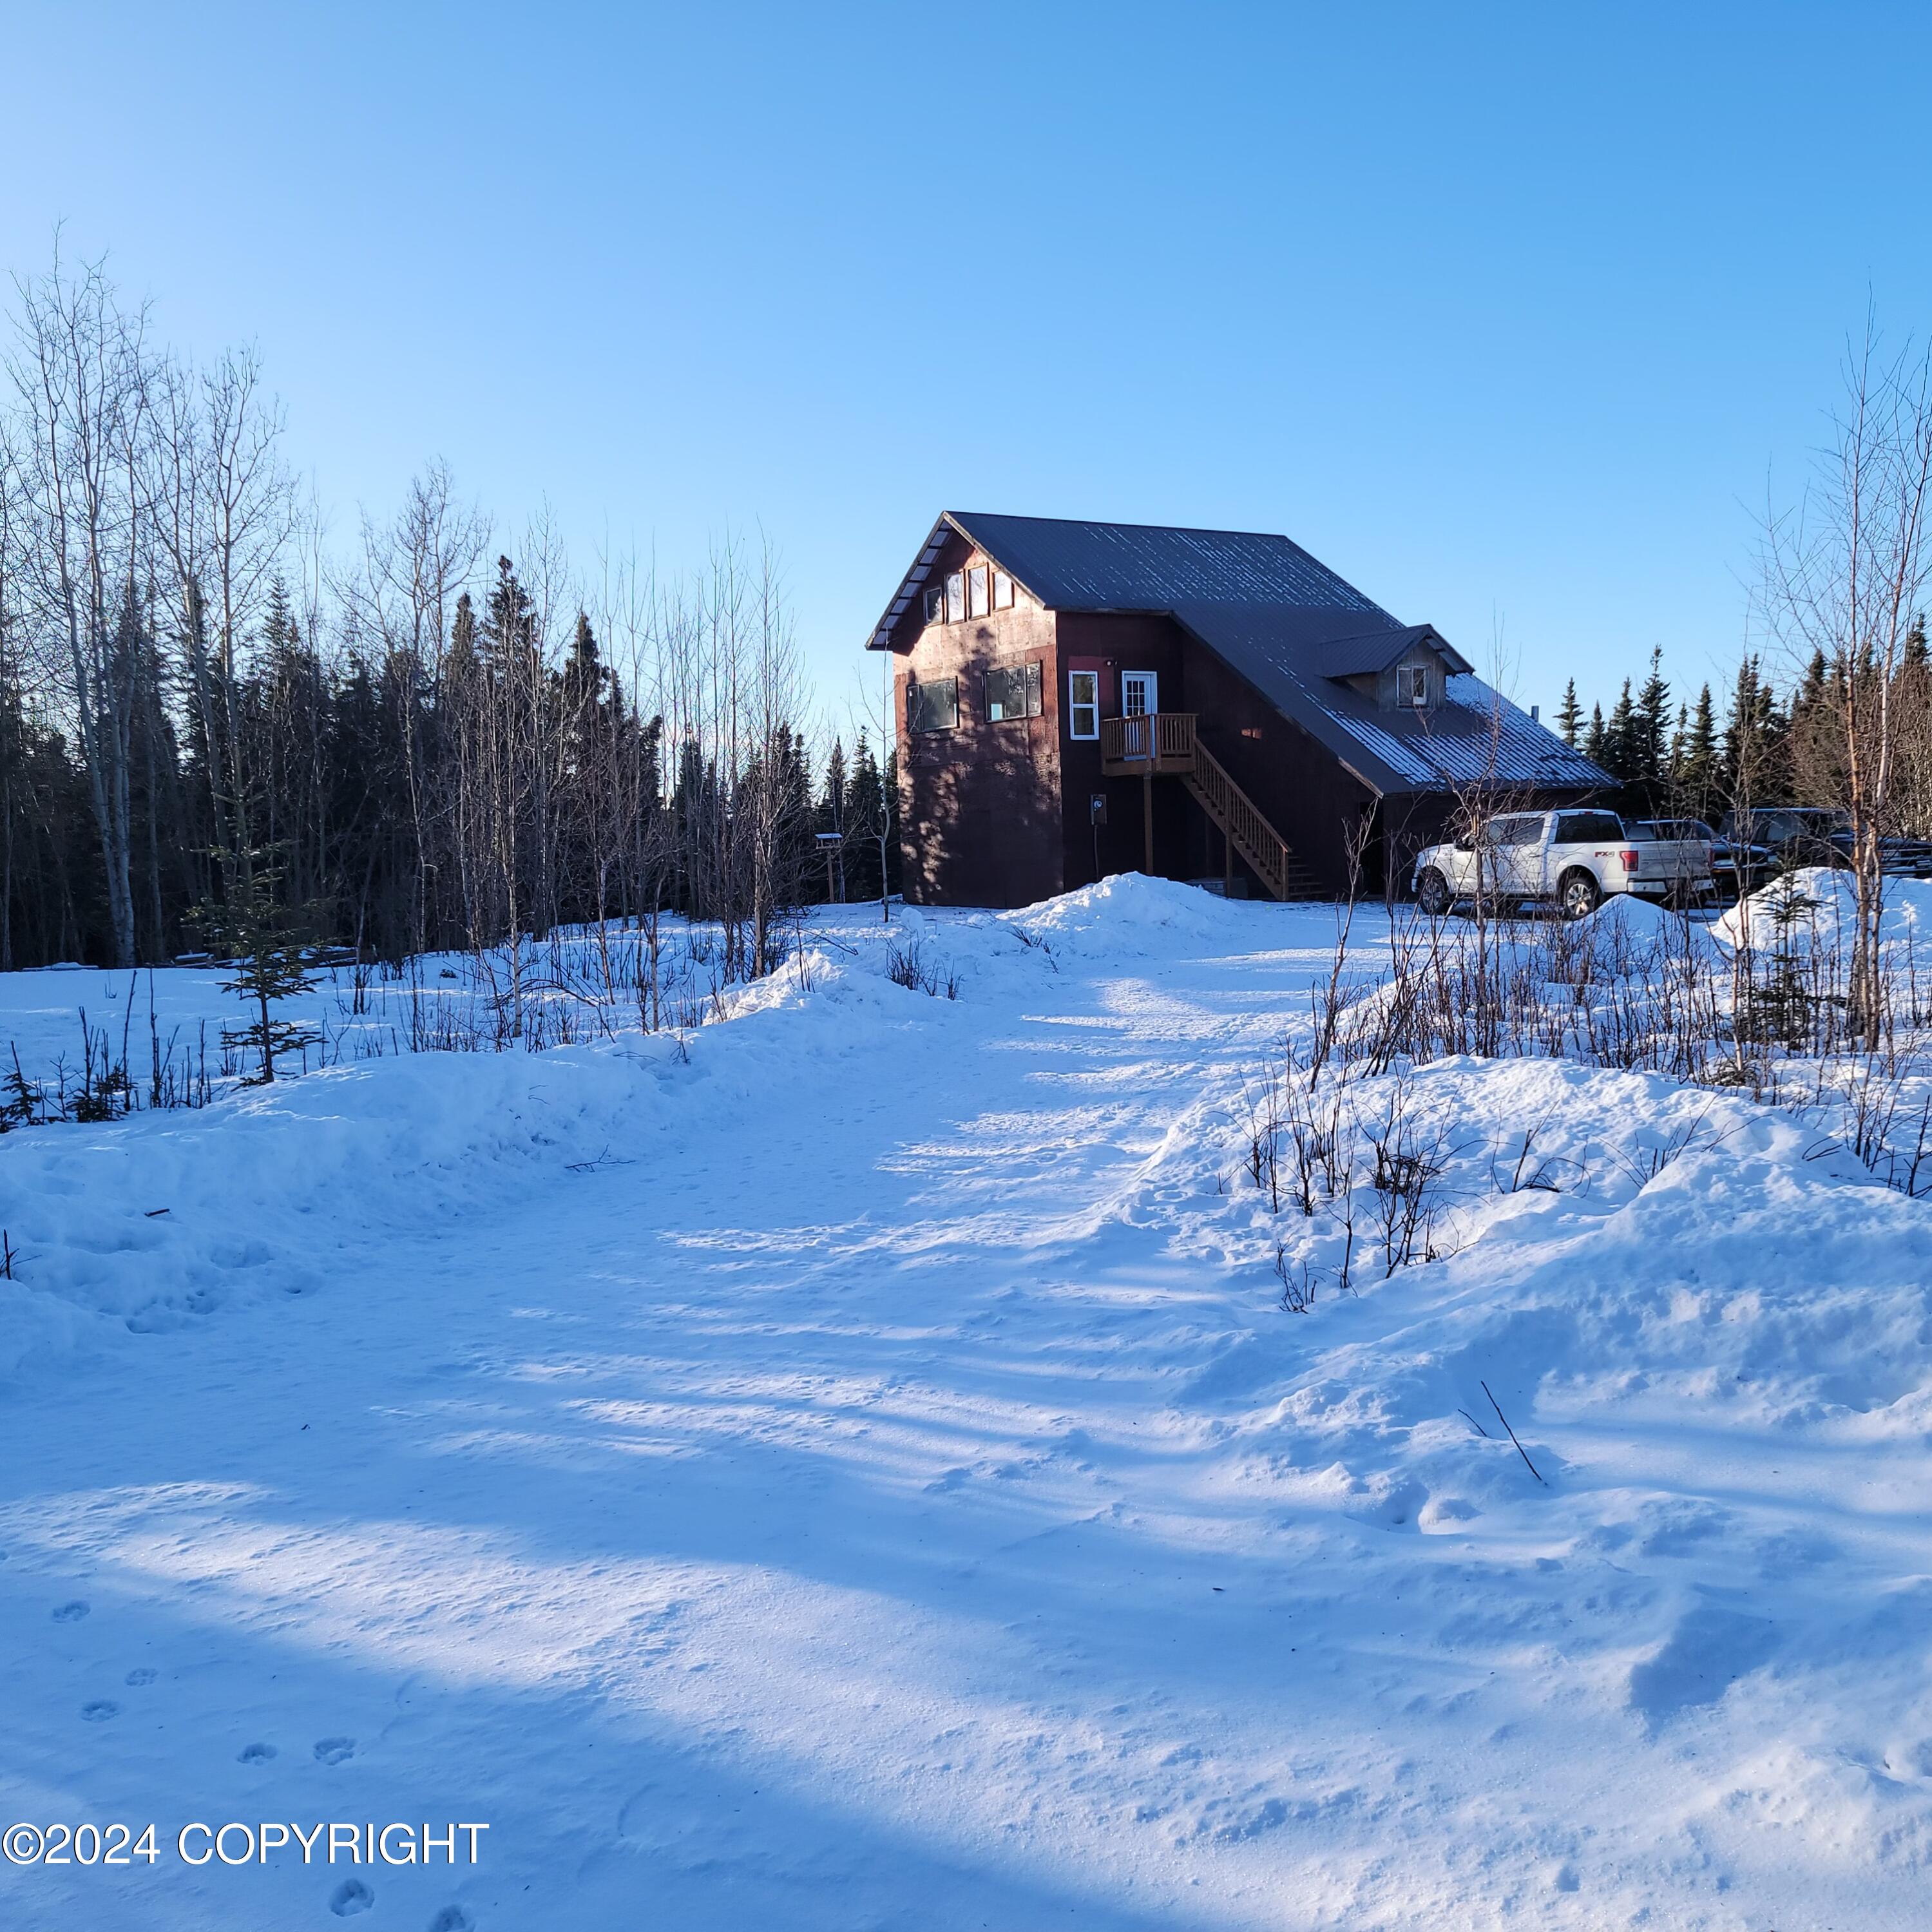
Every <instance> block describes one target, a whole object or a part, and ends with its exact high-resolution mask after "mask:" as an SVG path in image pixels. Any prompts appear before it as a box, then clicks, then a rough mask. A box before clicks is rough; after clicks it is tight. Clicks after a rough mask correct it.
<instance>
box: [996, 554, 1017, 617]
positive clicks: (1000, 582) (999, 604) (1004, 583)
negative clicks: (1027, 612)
mask: <svg viewBox="0 0 1932 1932" xmlns="http://www.w3.org/2000/svg"><path fill="white" fill-rule="evenodd" d="M993 608H994V609H995V610H1011V609H1012V608H1013V579H1012V578H1011V577H1009V576H1008V575H1007V573H1006V572H1005V571H1004V570H1001V569H1000V568H998V566H997V565H995V568H994V571H993Z"/></svg>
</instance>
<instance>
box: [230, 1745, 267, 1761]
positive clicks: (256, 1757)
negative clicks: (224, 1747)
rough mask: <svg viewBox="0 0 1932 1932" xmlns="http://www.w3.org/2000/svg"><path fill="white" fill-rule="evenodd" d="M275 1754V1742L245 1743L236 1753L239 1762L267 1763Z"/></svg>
mask: <svg viewBox="0 0 1932 1932" xmlns="http://www.w3.org/2000/svg"><path fill="white" fill-rule="evenodd" d="M274 1756H275V1746H274V1745H243V1746H242V1748H241V1749H240V1750H239V1751H237V1752H236V1754H235V1762H236V1763H237V1764H266V1763H268V1761H269V1759H271V1758H272V1757H274Z"/></svg>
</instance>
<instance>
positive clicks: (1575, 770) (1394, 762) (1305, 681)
mask: <svg viewBox="0 0 1932 1932" xmlns="http://www.w3.org/2000/svg"><path fill="white" fill-rule="evenodd" d="M1173 615H1174V617H1175V621H1176V622H1178V623H1179V624H1180V625H1181V626H1182V627H1183V628H1184V629H1186V630H1188V631H1192V632H1193V634H1194V635H1195V636H1196V637H1198V638H1199V640H1201V642H1202V643H1204V644H1205V645H1206V646H1208V649H1210V650H1211V651H1212V652H1214V654H1215V655H1216V656H1217V657H1219V658H1223V659H1224V660H1225V661H1226V662H1227V663H1229V664H1232V666H1233V667H1234V668H1235V670H1238V671H1239V672H1240V673H1241V675H1242V676H1244V677H1245V678H1246V679H1247V680H1248V682H1250V684H1252V685H1254V687H1255V688H1256V690H1258V691H1260V692H1261V694H1262V696H1263V697H1266V698H1267V699H1268V700H1269V701H1270V702H1271V703H1272V704H1274V706H1275V708H1276V709H1277V710H1278V711H1280V712H1281V713H1282V715H1283V716H1284V717H1286V718H1292V720H1293V721H1295V723H1296V724H1299V725H1300V726H1301V728H1302V729H1303V730H1304V731H1306V732H1307V733H1308V734H1309V736H1310V737H1312V738H1313V739H1316V741H1317V742H1319V743H1320V744H1322V745H1326V746H1327V747H1328V749H1329V750H1330V751H1331V752H1333V753H1334V755H1335V756H1336V757H1337V758H1339V759H1340V760H1341V762H1342V763H1343V764H1345V765H1346V766H1348V768H1349V769H1350V770H1351V771H1352V772H1354V773H1355V775H1356V776H1357V777H1358V778H1361V780H1362V781H1363V782H1364V784H1367V785H1368V786H1370V787H1371V788H1372V789H1373V790H1376V791H1378V792H1381V793H1385V794H1386V793H1405V792H1427V791H1445V790H1449V789H1451V787H1454V786H1456V785H1459V784H1490V785H1502V786H1521V787H1532V788H1534V789H1535V790H1547V791H1568V790H1578V791H1584V790H1595V789H1596V788H1597V787H1599V786H1603V785H1608V784H1614V783H1615V782H1616V781H1615V780H1614V779H1613V778H1611V777H1610V775H1609V773H1608V772H1605V771H1603V770H1602V769H1600V768H1599V767H1598V766H1596V765H1594V764H1592V763H1591V761H1590V760H1589V759H1588V758H1586V757H1584V755H1583V753H1582V752H1581V751H1573V750H1572V749H1571V748H1570V747H1569V746H1568V745H1566V744H1565V742H1563V740H1562V739H1561V738H1559V737H1558V736H1556V733H1554V732H1553V731H1550V730H1546V729H1545V728H1544V726H1542V725H1541V724H1538V722H1537V721H1536V720H1535V718H1530V717H1528V716H1526V715H1525V714H1524V713H1523V712H1521V711H1519V710H1518V709H1517V707H1516V706H1514V704H1512V703H1510V701H1509V700H1508V698H1506V697H1503V696H1502V694H1500V693H1499V692H1497V691H1493V690H1492V689H1490V687H1489V685H1487V684H1485V683H1484V682H1483V680H1482V679H1481V678H1479V677H1478V676H1475V673H1473V672H1472V671H1470V670H1469V669H1468V667H1467V666H1466V664H1464V663H1463V659H1462V658H1460V657H1459V656H1457V655H1455V653H1454V652H1448V651H1446V650H1445V662H1446V664H1447V665H1448V669H1449V670H1450V671H1451V673H1452V675H1451V676H1449V677H1448V678H1447V679H1445V681H1444V685H1443V694H1442V702H1441V703H1437V704H1434V705H1432V706H1429V707H1428V708H1427V709H1421V710H1407V709H1389V710H1385V709H1382V708H1381V707H1379V706H1377V705H1376V704H1375V703H1373V702H1372V701H1371V700H1369V699H1368V698H1366V697H1364V696H1363V695H1362V694H1361V693H1360V692H1359V691H1356V690H1355V689H1353V688H1352V687H1351V686H1349V685H1346V684H1343V683H1342V682H1339V679H1340V678H1341V677H1343V676H1352V675H1355V673H1354V672H1352V671H1347V672H1337V671H1336V670H1333V669H1331V667H1330V665H1331V661H1332V658H1333V656H1334V655H1340V657H1341V658H1342V661H1343V662H1346V663H1349V664H1357V663H1359V662H1361V658H1362V655H1363V653H1362V652H1361V650H1360V649H1358V646H1359V644H1360V641H1361V640H1358V639H1355V638H1338V637H1334V635H1333V634H1332V633H1331V634H1329V635H1327V636H1324V635H1322V634H1321V630H1322V625H1323V624H1324V623H1325V622H1326V623H1328V624H1332V623H1333V622H1334V613H1332V612H1313V611H1307V610H1283V609H1282V608H1280V607H1278V606H1275V605H1270V604H1187V605H1184V606H1183V607H1181V608H1180V609H1178V610H1175V612H1174V613H1173ZM1389 636H1390V638H1391V642H1394V640H1395V639H1396V638H1397V637H1400V639H1401V640H1402V641H1401V642H1400V645H1399V646H1398V647H1397V648H1396V649H1394V652H1393V654H1392V655H1391V656H1390V658H1389V660H1388V661H1390V662H1391V663H1393V662H1394V661H1395V660H1396V658H1399V657H1400V656H1401V655H1402V654H1403V651H1406V649H1408V648H1409V644H1410V643H1413V642H1414V641H1415V638H1416V637H1418V636H1427V637H1430V638H1432V639H1433V638H1435V637H1436V633H1435V631H1433V629H1431V628H1430V627H1429V626H1428V625H1418V626H1416V627H1415V628H1413V629H1406V628H1402V627H1398V626H1395V625H1391V630H1390V632H1389ZM1438 641H1439V640H1438Z"/></svg>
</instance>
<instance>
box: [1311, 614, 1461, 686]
mask: <svg viewBox="0 0 1932 1932" xmlns="http://www.w3.org/2000/svg"><path fill="white" fill-rule="evenodd" d="M1415 644H1427V645H1428V646H1429V647H1430V649H1432V650H1433V651H1434V652H1436V655H1437V656H1438V657H1439V658H1442V661H1443V662H1444V663H1445V664H1447V665H1448V667H1449V668H1450V669H1451V670H1452V671H1464V670H1475V665H1473V664H1471V663H1470V662H1469V660H1468V659H1467V658H1465V657H1464V656H1463V654H1462V652H1460V651H1459V650H1457V649H1456V648H1455V646H1454V645H1453V644H1451V643H1450V642H1449V641H1448V639H1447V638H1445V637H1444V636H1443V635H1442V632H1441V631H1439V630H1437V629H1436V626H1435V625H1433V624H1406V625H1402V626H1401V627H1400V628H1397V629H1395V630H1383V631H1367V632H1365V633H1364V634H1362V635H1361V636H1360V637H1338V638H1337V640H1335V641H1334V643H1330V644H1324V645H1322V646H1321V648H1320V649H1319V650H1318V651H1317V652H1316V654H1315V659H1316V665H1317V667H1319V670H1320V671H1321V673H1322V676H1324V677H1362V676H1372V675H1373V673H1376V672H1377V671H1385V670H1388V668H1389V667H1390V666H1391V664H1400V662H1401V661H1402V659H1403V658H1404V657H1405V656H1406V655H1407V654H1408V652H1409V649H1410V647H1411V646H1412V645H1415Z"/></svg>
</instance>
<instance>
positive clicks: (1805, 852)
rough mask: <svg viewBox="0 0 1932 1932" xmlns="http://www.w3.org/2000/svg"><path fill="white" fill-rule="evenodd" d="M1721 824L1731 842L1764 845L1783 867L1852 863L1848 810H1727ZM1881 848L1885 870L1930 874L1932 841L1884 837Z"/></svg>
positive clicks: (1816, 807)
mask: <svg viewBox="0 0 1932 1932" xmlns="http://www.w3.org/2000/svg"><path fill="white" fill-rule="evenodd" d="M1719 829H1720V830H1721V832H1723V834H1724V837H1725V838H1728V839H1730V841H1732V842H1733V844H1736V843H1738V842H1739V841H1741V840H1742V841H1744V842H1745V843H1747V844H1751V845H1757V846H1763V847H1766V849H1767V850H1769V852H1770V853H1771V855H1772V858H1773V859H1774V860H1775V862H1776V863H1777V865H1778V868H1780V869H1781V870H1783V871H1790V870H1792V869H1793V868H1795V867H1796V866H1799V865H1837V866H1841V867H1846V868H1849V866H1850V865H1851V864H1852V857H1853V853H1852V818H1851V814H1850V813H1849V812H1846V811H1832V810H1827V809H1826V808H1824V807H1823V806H1820V805H1766V806H1761V807H1760V808H1758V809H1757V811H1732V812H1727V813H1726V814H1725V815H1724V823H1723V825H1722V826H1721V827H1720V828H1719ZM1878 850H1879V866H1880V868H1881V869H1882V870H1883V871H1886V872H1888V873H1891V874H1893V875H1894V877H1906V878H1919V879H1923V878H1928V877H1932V841H1927V840H1925V839H1923V838H1881V839H1880V840H1879V841H1878Z"/></svg>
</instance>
